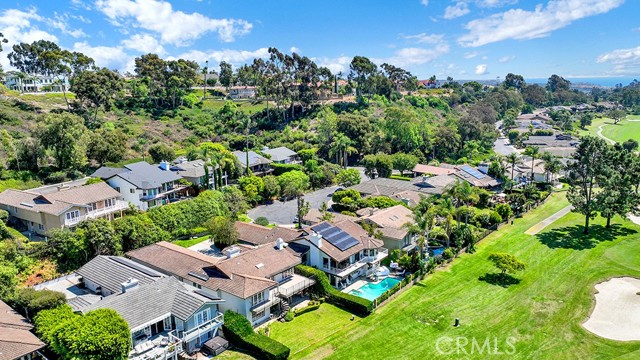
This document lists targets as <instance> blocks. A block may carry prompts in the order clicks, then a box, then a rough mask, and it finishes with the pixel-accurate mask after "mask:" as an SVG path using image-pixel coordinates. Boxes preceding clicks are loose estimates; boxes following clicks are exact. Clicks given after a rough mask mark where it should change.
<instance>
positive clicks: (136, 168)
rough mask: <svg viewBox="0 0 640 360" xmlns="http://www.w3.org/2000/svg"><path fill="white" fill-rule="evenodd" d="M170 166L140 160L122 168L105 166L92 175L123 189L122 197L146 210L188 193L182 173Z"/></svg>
mask: <svg viewBox="0 0 640 360" xmlns="http://www.w3.org/2000/svg"><path fill="white" fill-rule="evenodd" d="M167 170H168V168H167V169H166V170H163V169H161V168H159V167H157V166H153V165H151V164H149V163H147V162H145V161H140V162H137V163H133V164H128V165H125V166H124V167H122V168H112V167H106V166H103V167H101V168H99V169H98V170H96V172H94V173H93V174H91V177H98V178H101V179H102V180H104V181H106V182H107V183H108V184H109V185H110V186H111V187H112V188H114V189H116V191H117V192H118V193H120V199H121V200H124V201H126V202H129V203H131V204H133V205H135V206H136V207H137V208H138V209H140V210H144V211H146V210H149V209H150V208H152V207H154V206H158V205H163V204H168V203H170V202H173V201H177V200H179V199H181V198H182V197H184V196H186V195H188V191H189V189H188V186H186V185H182V184H180V183H179V182H178V181H179V180H180V179H182V178H181V177H180V175H178V174H175V173H173V172H171V171H167Z"/></svg>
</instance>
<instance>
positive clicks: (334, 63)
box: [311, 56, 353, 74]
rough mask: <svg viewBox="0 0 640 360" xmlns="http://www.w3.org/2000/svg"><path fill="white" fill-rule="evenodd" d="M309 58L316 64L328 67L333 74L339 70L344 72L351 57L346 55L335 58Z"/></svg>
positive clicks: (346, 70) (347, 69) (347, 68)
mask: <svg viewBox="0 0 640 360" xmlns="http://www.w3.org/2000/svg"><path fill="white" fill-rule="evenodd" d="M311 60H313V61H315V62H316V63H317V64H318V66H324V67H326V68H328V69H329V70H331V72H332V73H334V74H337V73H339V72H341V73H343V74H346V73H347V72H348V71H349V64H351V60H353V59H352V58H350V57H348V56H340V57H337V58H312V59H311Z"/></svg>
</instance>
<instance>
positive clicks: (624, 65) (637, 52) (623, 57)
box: [596, 46, 640, 76]
mask: <svg viewBox="0 0 640 360" xmlns="http://www.w3.org/2000/svg"><path fill="white" fill-rule="evenodd" d="M596 61H597V62H598V63H611V64H613V73H614V74H616V75H634V76H635V75H637V74H638V72H639V71H640V46H638V47H636V48H629V49H616V50H613V51H611V52H609V53H606V54H602V55H600V56H598V58H597V60H596Z"/></svg>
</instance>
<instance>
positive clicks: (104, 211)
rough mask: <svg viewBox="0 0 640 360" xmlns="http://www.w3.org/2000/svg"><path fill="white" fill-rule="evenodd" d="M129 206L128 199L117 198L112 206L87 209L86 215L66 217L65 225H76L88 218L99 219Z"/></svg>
mask: <svg viewBox="0 0 640 360" xmlns="http://www.w3.org/2000/svg"><path fill="white" fill-rule="evenodd" d="M128 208H129V203H128V202H126V201H121V200H116V202H115V204H114V205H112V206H107V207H103V208H100V209H95V210H91V211H87V213H86V214H85V215H80V216H78V217H75V218H73V219H66V218H65V219H64V225H65V226H75V225H77V224H78V223H79V222H81V221H84V220H88V219H97V218H100V217H103V216H107V215H109V214H113V213H115V212H118V211H124V210H127V209H128Z"/></svg>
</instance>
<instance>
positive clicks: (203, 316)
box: [195, 309, 210, 326]
mask: <svg viewBox="0 0 640 360" xmlns="http://www.w3.org/2000/svg"><path fill="white" fill-rule="evenodd" d="M209 319H210V318H209V309H204V310H202V311H200V312H199V313H197V314H196V317H195V320H196V326H199V325H202V324H204V323H206V322H207V321H209Z"/></svg>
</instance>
